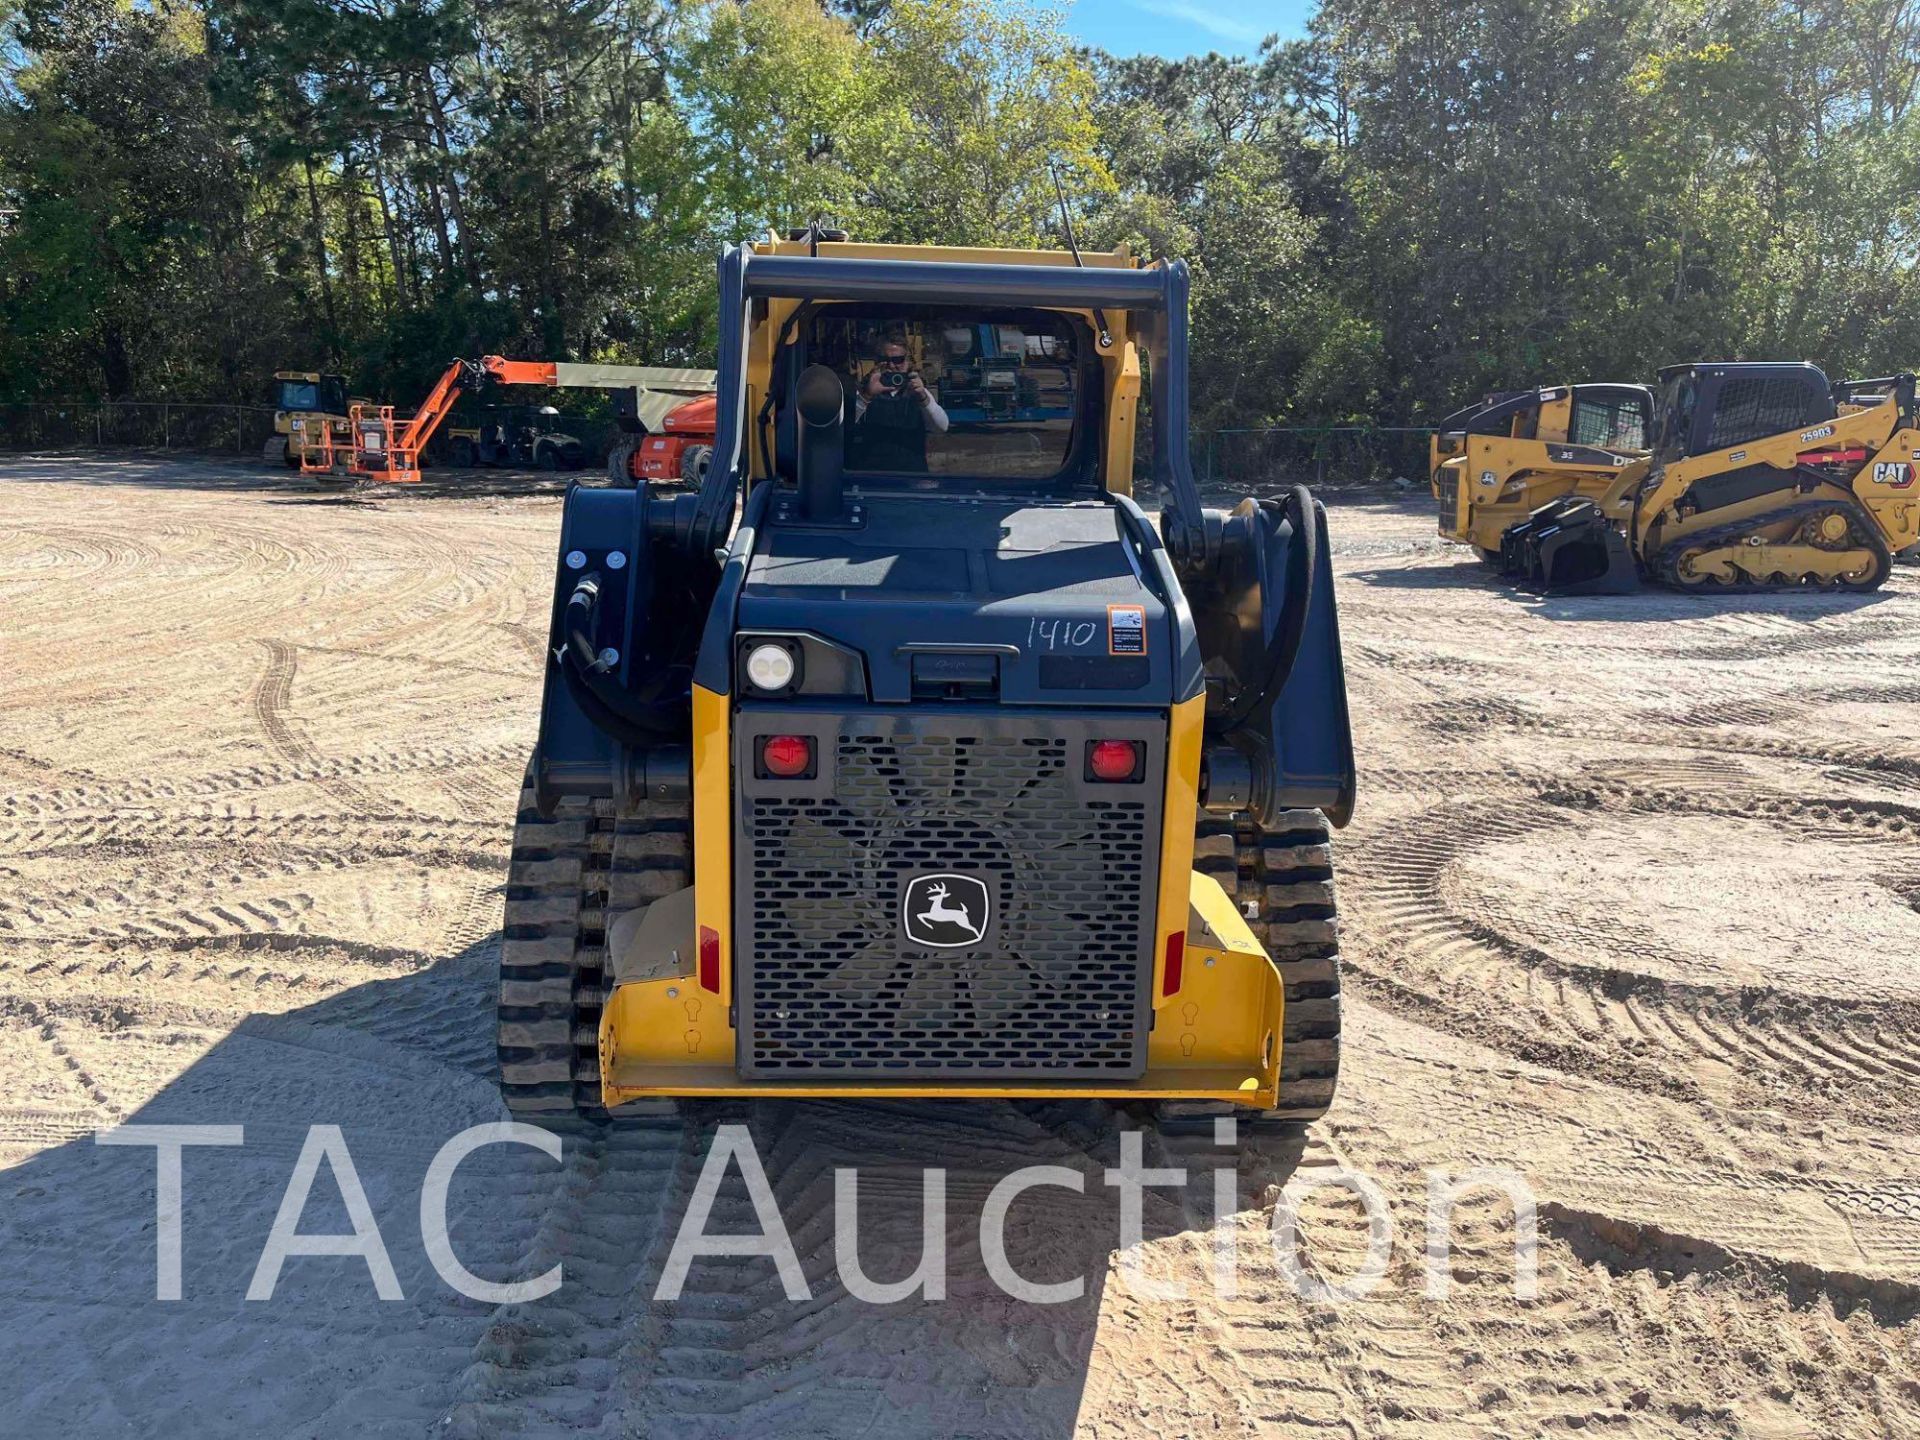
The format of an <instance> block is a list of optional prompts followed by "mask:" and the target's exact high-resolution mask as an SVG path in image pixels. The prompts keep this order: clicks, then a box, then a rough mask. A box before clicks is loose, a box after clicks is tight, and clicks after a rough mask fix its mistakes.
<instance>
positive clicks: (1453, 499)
mask: <svg viewBox="0 0 1920 1440" xmlns="http://www.w3.org/2000/svg"><path fill="white" fill-rule="evenodd" d="M1459 509H1460V472H1459V471H1458V470H1457V469H1456V470H1443V471H1441V472H1440V530H1441V533H1442V534H1445V533H1446V532H1447V531H1450V530H1452V529H1453V521H1454V516H1455V515H1456V514H1457V513H1458V512H1459Z"/></svg>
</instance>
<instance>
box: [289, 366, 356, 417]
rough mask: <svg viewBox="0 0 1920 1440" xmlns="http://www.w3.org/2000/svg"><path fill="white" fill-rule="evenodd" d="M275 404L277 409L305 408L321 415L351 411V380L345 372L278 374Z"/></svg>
mask: <svg viewBox="0 0 1920 1440" xmlns="http://www.w3.org/2000/svg"><path fill="white" fill-rule="evenodd" d="M273 406H274V409H276V410H288V411H301V412H305V413H307V414H317V415H344V414H346V413H347V381H346V377H345V376H343V375H276V376H275V377H274V397H273Z"/></svg>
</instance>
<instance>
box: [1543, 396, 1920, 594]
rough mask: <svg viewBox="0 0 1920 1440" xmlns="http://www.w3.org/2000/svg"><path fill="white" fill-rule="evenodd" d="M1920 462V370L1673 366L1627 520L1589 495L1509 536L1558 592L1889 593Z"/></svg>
mask: <svg viewBox="0 0 1920 1440" xmlns="http://www.w3.org/2000/svg"><path fill="white" fill-rule="evenodd" d="M1916 464H1920V428H1916V425H1915V417H1914V377H1913V376H1912V375H1891V376H1883V377H1880V378H1877V379H1870V380H1849V381H1842V382H1841V383H1839V384H1832V383H1829V381H1828V379H1827V377H1826V375H1825V374H1823V373H1822V372H1821V371H1820V370H1819V369H1818V368H1817V367H1816V366H1813V365H1810V364H1806V363H1798V362H1779V361H1770V362H1738V363H1734V362H1729V363H1724V364H1694V365H1676V366H1670V367H1669V368H1667V369H1665V370H1663V371H1661V372H1660V406H1659V422H1658V430H1657V436H1656V441H1655V444H1654V448H1653V454H1652V456H1651V458H1650V460H1649V463H1648V466H1647V471H1646V474H1645V476H1644V478H1642V479H1640V480H1639V482H1638V483H1637V484H1636V485H1635V486H1633V487H1632V491H1631V493H1630V494H1629V495H1628V496H1627V497H1626V500H1627V513H1626V514H1625V516H1624V517H1622V516H1620V515H1618V514H1615V513H1609V511H1608V509H1607V508H1606V507H1604V506H1603V505H1601V504H1599V503H1596V502H1594V501H1592V500H1585V499H1575V500H1571V501H1562V502H1557V503H1556V504H1554V505H1550V506H1547V507H1543V509H1542V510H1541V511H1540V512H1537V513H1536V514H1535V515H1534V516H1533V517H1532V518H1530V519H1529V520H1528V521H1527V522H1526V524H1525V525H1523V526H1518V527H1515V528H1514V529H1513V530H1510V531H1509V532H1508V546H1509V551H1510V559H1511V564H1512V567H1513V568H1515V569H1516V570H1518V571H1519V572H1520V573H1521V574H1523V575H1525V576H1527V577H1528V578H1529V579H1531V580H1532V581H1533V582H1534V583H1535V584H1537V585H1540V586H1541V587H1542V588H1544V589H1547V590H1565V589H1568V588H1572V587H1573V586H1575V585H1584V586H1590V587H1594V588H1601V587H1604V588H1611V589H1619V588H1631V587H1632V585H1633V584H1634V583H1635V582H1636V581H1637V580H1638V579H1640V578H1645V579H1648V580H1653V581H1657V582H1659V583H1662V584H1666V585H1671V586H1674V587H1676V588H1679V589H1684V590H1736V589H1748V590H1764V589H1784V588H1794V587H1800V586H1807V587H1814V588H1820V589H1842V590H1873V589H1876V588H1878V587H1879V586H1880V585H1881V584H1882V583H1883V582H1884V581H1885V580H1886V578H1887V574H1888V571H1889V570H1890V568H1891V566H1892V559H1893V555H1894V554H1895V553H1897V552H1898V551H1901V550H1904V549H1906V548H1908V547H1910V546H1912V545H1913V544H1914V543H1915V542H1916V541H1917V540H1920V486H1916V484H1915V466H1916ZM1616 508H1617V507H1616Z"/></svg>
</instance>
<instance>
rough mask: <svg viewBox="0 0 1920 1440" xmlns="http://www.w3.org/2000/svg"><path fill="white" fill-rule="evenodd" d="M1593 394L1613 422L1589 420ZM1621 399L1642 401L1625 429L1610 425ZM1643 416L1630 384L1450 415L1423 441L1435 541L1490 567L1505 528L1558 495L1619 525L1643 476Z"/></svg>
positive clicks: (1563, 390) (1555, 392) (1573, 388)
mask: <svg viewBox="0 0 1920 1440" xmlns="http://www.w3.org/2000/svg"><path fill="white" fill-rule="evenodd" d="M1594 392H1603V393H1604V394H1605V395H1606V396H1608V397H1610V398H1611V405H1610V407H1609V411H1608V413H1609V414H1610V415H1611V416H1612V417H1613V419H1614V421H1615V423H1612V424H1608V423H1604V422H1603V423H1602V424H1601V425H1600V426H1598V427H1596V426H1595V425H1594V424H1593V423H1592V422H1591V420H1590V419H1589V416H1590V415H1591V414H1592V413H1593V404H1594V400H1595V398H1597V397H1595V395H1594ZM1625 392H1632V393H1630V394H1629V393H1625ZM1623 395H1624V398H1625V399H1626V400H1627V401H1628V402H1629V403H1631V402H1632V401H1634V400H1637V399H1641V397H1644V405H1645V409H1644V410H1641V411H1639V413H1638V414H1637V416H1634V417H1631V418H1630V419H1629V421H1628V423H1627V424H1625V425H1622V424H1619V423H1618V418H1619V416H1620V414H1621V413H1622V411H1621V400H1622V398H1623ZM1651 409H1652V396H1651V393H1650V392H1647V391H1645V390H1643V389H1642V388H1641V387H1638V386H1624V385H1622V386H1614V385H1608V386H1593V385H1559V386H1553V387H1550V388H1547V389H1542V390H1538V391H1530V392H1520V393H1519V394H1517V395H1507V396H1497V397H1492V398H1491V399H1490V400H1489V401H1487V402H1485V403H1484V404H1483V405H1482V406H1479V407H1471V408H1470V409H1469V410H1467V411H1462V412H1460V414H1459V415H1456V416H1450V417H1449V418H1448V419H1447V420H1445V421H1442V422H1441V427H1440V429H1439V430H1437V431H1436V432H1435V434H1434V436H1433V438H1432V439H1431V440H1430V441H1429V442H1428V480H1429V485H1430V488H1431V489H1432V492H1433V498H1434V501H1435V503H1436V505H1437V506H1438V513H1439V531H1440V534H1441V536H1442V537H1443V538H1445V539H1447V540H1451V541H1453V542H1454V543H1455V544H1459V545H1471V546H1472V547H1473V548H1474V549H1475V550H1476V551H1477V552H1478V553H1479V554H1480V556H1481V558H1482V559H1485V560H1488V561H1493V560H1495V559H1497V558H1498V556H1499V553H1500V537H1501V536H1502V535H1504V534H1505V533H1506V531H1507V530H1508V529H1509V528H1510V527H1512V526H1514V525H1517V524H1519V523H1520V522H1521V521H1523V520H1525V519H1526V518H1527V517H1528V516H1529V515H1531V514H1533V512H1534V511H1536V510H1538V509H1539V508H1540V507H1541V506H1543V505H1547V504H1550V503H1552V502H1553V501H1555V500H1560V499H1564V498H1566V497H1568V496H1577V497H1579V498H1582V499H1587V500H1592V501H1594V502H1595V503H1596V504H1598V505H1599V506H1600V507H1601V509H1602V510H1603V511H1605V512H1606V514H1607V516H1608V518H1609V519H1611V520H1614V521H1624V520H1625V519H1626V515H1627V511H1628V509H1629V508H1630V507H1631V504H1632V496H1633V492H1634V490H1635V489H1636V488H1637V487H1638V486H1639V484H1640V482H1641V481H1642V480H1644V479H1645V478H1646V474H1647V465H1648V450H1647V448H1646V434H1647V422H1648V419H1649V417H1650V414H1651ZM1502 412H1505V413H1502ZM1485 417H1491V418H1490V419H1489V418H1485ZM1456 421H1458V422H1460V423H1459V428H1454V425H1455V422H1456ZM1480 426H1486V427H1487V429H1486V430H1484V431H1483V430H1482V429H1480V428H1476V427H1480Z"/></svg>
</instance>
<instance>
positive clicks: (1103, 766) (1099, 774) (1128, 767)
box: [1087, 740, 1141, 780]
mask: <svg viewBox="0 0 1920 1440" xmlns="http://www.w3.org/2000/svg"><path fill="white" fill-rule="evenodd" d="M1140 749H1141V746H1140V742H1139V741H1138V740H1095V741H1094V742H1093V743H1092V744H1091V745H1089V746H1087V778H1088V779H1089V780H1132V779H1134V778H1135V777H1136V776H1138V775H1139V773H1140Z"/></svg>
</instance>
